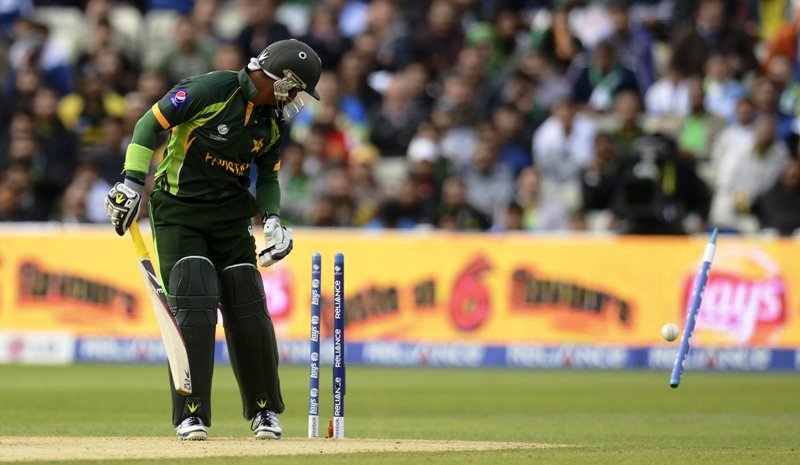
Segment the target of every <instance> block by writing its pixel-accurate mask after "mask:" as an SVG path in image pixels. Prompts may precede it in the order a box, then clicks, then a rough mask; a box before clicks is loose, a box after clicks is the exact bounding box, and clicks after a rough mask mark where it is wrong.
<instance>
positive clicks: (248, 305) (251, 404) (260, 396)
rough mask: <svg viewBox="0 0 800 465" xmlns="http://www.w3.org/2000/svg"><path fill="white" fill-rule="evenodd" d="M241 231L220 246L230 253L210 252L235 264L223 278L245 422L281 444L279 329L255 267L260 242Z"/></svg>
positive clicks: (225, 313) (227, 327)
mask: <svg viewBox="0 0 800 465" xmlns="http://www.w3.org/2000/svg"><path fill="white" fill-rule="evenodd" d="M237 229H238V228H237ZM230 230H234V228H230ZM230 230H229V231H230ZM239 231H241V232H240V233H239V234H238V237H229V238H228V240H227V241H222V242H220V243H217V244H225V245H226V246H225V247H224V248H226V249H227V250H220V248H218V247H212V250H211V256H212V257H214V256H217V254H218V253H219V254H220V255H219V261H223V258H222V257H226V259H227V260H231V261H233V262H234V264H232V265H229V266H226V267H225V268H224V269H223V270H222V273H220V310H221V311H222V318H223V323H224V326H225V338H226V340H227V344H228V353H229V354H230V358H231V366H232V367H233V372H234V375H235V376H236V381H237V383H238V384H239V392H240V393H241V396H242V407H243V414H244V417H245V418H246V419H248V420H252V423H251V426H252V429H253V432H254V434H255V436H256V437H257V438H259V439H278V438H280V437H281V426H280V422H279V421H278V418H277V416H276V414H278V413H281V412H283V410H284V405H283V398H282V396H281V389H280V379H279V377H278V346H277V341H276V338H275V329H274V327H273V325H272V319H271V318H270V316H269V313H268V311H267V305H266V296H265V294H264V285H263V283H262V281H261V274H260V273H259V272H258V269H257V268H256V266H255V241H254V240H253V238H252V236H250V234H249V232H248V229H247V228H246V226H245V227H244V228H242V229H240V230H239ZM219 261H218V262H217V263H219Z"/></svg>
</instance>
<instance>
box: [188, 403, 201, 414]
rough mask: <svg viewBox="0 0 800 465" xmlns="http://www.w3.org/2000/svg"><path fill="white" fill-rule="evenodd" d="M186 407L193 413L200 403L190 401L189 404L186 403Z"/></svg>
mask: <svg viewBox="0 0 800 465" xmlns="http://www.w3.org/2000/svg"><path fill="white" fill-rule="evenodd" d="M187 407H189V413H194V412H196V411H197V408H198V407H200V404H197V403H194V402H192V403H191V404H188V405H187Z"/></svg>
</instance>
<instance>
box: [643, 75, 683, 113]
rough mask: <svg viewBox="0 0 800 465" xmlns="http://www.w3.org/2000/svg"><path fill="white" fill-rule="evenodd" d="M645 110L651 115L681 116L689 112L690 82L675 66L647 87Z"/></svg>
mask: <svg viewBox="0 0 800 465" xmlns="http://www.w3.org/2000/svg"><path fill="white" fill-rule="evenodd" d="M644 101H645V112H646V113H647V115H648V116H649V117H655V118H679V117H683V116H686V115H688V114H689V107H690V105H689V84H688V82H687V80H686V79H685V78H684V74H683V73H682V72H681V71H680V70H679V69H678V68H676V67H675V66H670V67H669V68H667V70H666V72H665V73H664V75H663V76H662V77H661V78H659V79H657V80H656V82H655V83H654V84H653V85H652V86H650V88H649V89H647V93H646V94H645V97H644Z"/></svg>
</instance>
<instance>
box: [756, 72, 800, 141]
mask: <svg viewBox="0 0 800 465" xmlns="http://www.w3.org/2000/svg"><path fill="white" fill-rule="evenodd" d="M752 98H753V103H754V104H755V106H756V112H757V114H758V116H759V117H761V116H771V117H773V118H774V119H775V133H776V134H777V135H778V137H779V138H781V139H786V138H787V137H788V136H789V134H790V133H791V132H792V125H793V124H794V120H795V115H794V114H786V113H783V112H781V110H780V107H779V106H778V104H779V99H780V90H779V89H778V87H777V86H776V85H775V83H774V82H772V81H771V80H769V79H767V78H766V77H764V76H762V77H760V78H758V80H757V81H756V83H755V86H754V88H753V94H752Z"/></svg>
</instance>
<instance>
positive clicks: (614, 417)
mask: <svg viewBox="0 0 800 465" xmlns="http://www.w3.org/2000/svg"><path fill="white" fill-rule="evenodd" d="M322 373H323V382H322V387H323V394H322V395H321V396H320V399H321V403H322V411H323V412H324V413H326V416H325V419H326V420H327V417H328V416H329V415H328V412H330V411H331V395H330V394H329V392H330V379H329V378H330V367H324V369H323V372H322ZM347 374H348V391H347V396H346V408H347V410H346V413H347V417H346V432H347V436H348V438H391V439H441V440H469V441H503V442H529V443H549V444H562V445H568V446H570V447H561V448H544V449H517V450H514V449H508V450H502V451H482V452H427V453H426V452H414V453H409V452H382V453H359V454H347V455H325V456H324V457H319V456H314V455H296V456H281V457H276V458H264V459H254V458H253V457H249V458H248V457H236V458H219V457H215V458H205V459H197V458H193V459H186V460H176V459H172V458H171V459H164V460H157V461H153V460H124V461H123V460H120V461H113V462H111V463H114V464H129V463H131V464H132V463H135V464H145V463H148V464H150V463H158V464H176V463H187V464H189V463H191V464H192V465H199V464H220V463H221V464H253V463H281V464H317V465H322V464H325V465H329V464H371V463H375V464H387V465H388V464H398V465H399V464H408V463H423V461H424V462H425V463H428V464H430V465H433V464H435V465H441V464H444V465H448V464H458V465H464V464H478V463H480V464H503V465H508V464H530V463H542V464H545V463H546V464H571V465H574V464H637V465H641V464H656V463H657V464H670V465H676V464H726V465H730V464H769V465H775V464H798V463H800V375H798V374H797V373H778V374H751V373H701V372H685V373H684V378H683V382H682V385H681V387H680V388H678V389H671V388H670V387H669V385H668V380H669V373H666V372H664V373H661V372H649V371H623V372H610V371H530V370H483V369H480V370H479V369H411V368H374V367H363V366H350V367H348V373H347ZM166 375H167V371H166V367H161V366H153V365H76V366H69V367H37V366H13V365H4V366H3V365H0V437H8V436H49V437H64V442H65V443H68V442H69V439H68V438H67V437H68V436H93V437H100V436H122V437H124V436H141V437H148V436H151V437H152V436H156V437H170V436H172V435H174V430H173V429H172V427H171V425H170V422H169V419H170V409H169V403H168V402H169V399H168V394H167V391H166V389H167V380H166ZM282 384H283V390H284V397H285V401H286V404H287V411H286V412H285V413H284V414H283V415H282V416H281V421H282V423H283V428H284V435H285V437H287V438H302V437H305V436H306V425H307V403H308V394H307V390H308V387H307V386H308V373H307V368H306V367H302V366H285V367H282ZM212 402H213V404H214V405H213V406H214V426H213V428H211V429H210V431H209V433H210V437H211V438H214V437H241V438H247V437H249V434H250V432H249V424H248V423H247V422H245V421H244V420H242V419H241V410H240V409H241V406H240V401H239V395H238V391H237V389H236V386H235V382H234V380H233V376H232V374H231V370H230V367H229V366H227V365H220V366H217V368H216V377H215V380H214V394H213V399H212ZM175 441H177V439H175ZM285 442H286V441H285ZM6 447H7V446H6ZM190 447H191V446H190ZM264 449H265V451H267V453H266V454H265V455H268V450H269V444H265V447H264ZM4 455H6V454H4V452H3V443H2V441H0V462H2V461H3V456H4ZM26 463H37V464H42V463H45V462H26ZM59 463H70V464H72V463H101V462H100V461H86V460H82V461H68V462H59Z"/></svg>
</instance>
